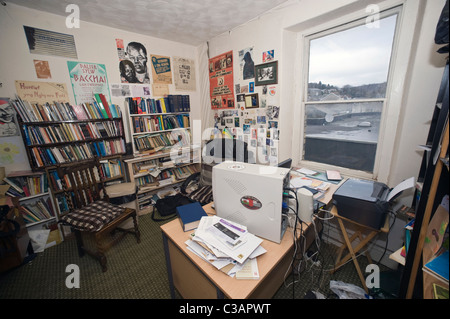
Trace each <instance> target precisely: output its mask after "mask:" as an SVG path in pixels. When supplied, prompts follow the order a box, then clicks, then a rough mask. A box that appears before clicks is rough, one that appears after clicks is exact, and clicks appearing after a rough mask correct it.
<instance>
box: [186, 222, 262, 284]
mask: <svg viewBox="0 0 450 319" xmlns="http://www.w3.org/2000/svg"><path fill="white" fill-rule="evenodd" d="M261 243H262V239H260V238H258V237H256V236H255V235H253V234H251V233H250V232H248V230H247V227H245V226H243V225H240V224H237V223H234V222H231V221H229V220H226V219H223V218H220V217H218V216H205V217H202V218H201V219H200V222H199V224H198V227H197V229H196V230H195V233H194V236H192V239H189V240H187V241H186V245H187V247H188V249H189V250H190V251H192V252H193V253H195V254H196V255H197V256H199V257H200V258H202V259H204V260H205V261H207V262H208V263H210V264H211V265H213V266H214V267H216V268H217V269H219V270H221V271H222V272H224V273H226V274H227V275H229V276H230V277H236V278H237V279H259V271H258V266H257V259H256V258H257V257H258V256H260V255H262V254H264V253H265V252H266V250H265V249H264V248H263V247H262V246H261Z"/></svg>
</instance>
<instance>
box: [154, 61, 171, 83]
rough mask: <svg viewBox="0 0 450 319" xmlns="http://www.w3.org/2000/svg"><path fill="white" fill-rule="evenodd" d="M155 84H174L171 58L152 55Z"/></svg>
mask: <svg viewBox="0 0 450 319" xmlns="http://www.w3.org/2000/svg"><path fill="white" fill-rule="evenodd" d="M151 61H152V62H151V65H152V77H153V83H161V84H172V69H171V67H170V57H168V56H161V55H151Z"/></svg>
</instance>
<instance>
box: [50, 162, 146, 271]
mask: <svg viewBox="0 0 450 319" xmlns="http://www.w3.org/2000/svg"><path fill="white" fill-rule="evenodd" d="M56 170H57V174H58V176H59V178H60V179H61V182H62V186H63V192H64V196H65V199H66V201H67V204H68V207H69V211H68V212H66V213H64V214H61V218H60V222H61V223H62V224H63V225H68V226H70V227H71V228H72V231H73V232H74V233H75V238H76V241H77V247H78V254H79V256H80V257H82V256H84V254H85V253H87V254H89V255H91V256H92V257H94V258H96V259H97V260H98V261H99V262H100V265H101V267H102V270H103V272H105V271H106V270H107V266H106V261H107V260H106V256H105V252H106V251H107V250H108V249H109V248H111V246H113V245H114V244H116V243H117V242H118V241H119V240H121V239H122V238H123V237H124V236H125V235H126V234H128V233H131V234H134V235H135V237H136V241H137V243H140V232H139V228H138V224H137V219H136V210H135V209H133V208H127V207H121V206H118V205H113V204H110V203H109V197H108V194H107V193H106V188H105V185H104V181H103V177H102V175H103V174H102V171H101V170H102V168H101V166H100V164H99V160H98V159H97V158H96V159H94V160H91V161H88V162H85V163H82V164H77V165H70V166H58V167H57V169H56ZM96 171H97V173H96ZM128 218H132V219H133V223H134V230H128V229H124V228H121V227H120V225H121V224H122V223H123V222H124V221H125V220H127V219H128ZM115 231H121V234H120V236H116V237H115V238H114V239H110V240H106V237H107V235H110V234H111V233H113V232H115ZM83 232H90V233H93V234H94V237H95V243H96V249H95V250H94V249H89V248H87V247H86V246H85V245H84V242H83V235H82V233H83Z"/></svg>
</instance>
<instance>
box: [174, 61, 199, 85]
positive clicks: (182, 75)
mask: <svg viewBox="0 0 450 319" xmlns="http://www.w3.org/2000/svg"><path fill="white" fill-rule="evenodd" d="M173 65H174V66H173V74H174V77H175V88H176V89H177V90H182V91H195V65H194V60H191V59H186V58H180V57H173Z"/></svg>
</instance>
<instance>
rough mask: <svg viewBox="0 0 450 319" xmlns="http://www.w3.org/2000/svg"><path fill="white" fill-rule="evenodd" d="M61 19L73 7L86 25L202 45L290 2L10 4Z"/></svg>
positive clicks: (69, 0) (71, 0)
mask: <svg viewBox="0 0 450 319" xmlns="http://www.w3.org/2000/svg"><path fill="white" fill-rule="evenodd" d="M4 2H6V4H8V3H14V4H17V5H20V6H24V7H28V8H32V9H37V10H40V11H45V12H48V13H53V14H57V15H61V16H65V17H67V16H69V14H71V13H72V12H73V11H70V10H69V11H68V12H67V13H66V7H67V5H69V4H76V5H78V8H79V13H80V20H81V24H80V27H82V23H83V21H87V22H92V23H96V24H100V25H104V26H109V27H113V28H117V29H121V30H125V31H130V32H134V33H140V34H144V35H149V36H153V37H157V38H162V39H167V40H172V41H176V42H181V43H186V44H191V45H195V46H196V45H199V44H201V43H204V42H206V41H208V40H210V39H211V38H213V37H215V36H217V35H220V34H222V33H224V32H227V31H230V30H232V29H233V28H235V27H237V26H239V25H242V24H244V23H246V22H248V21H250V20H252V19H254V18H257V17H258V16H260V15H261V14H263V13H266V12H267V11H269V10H271V9H274V8H275V7H278V6H282V5H283V4H285V3H287V2H290V0H10V1H2V3H4Z"/></svg>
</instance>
